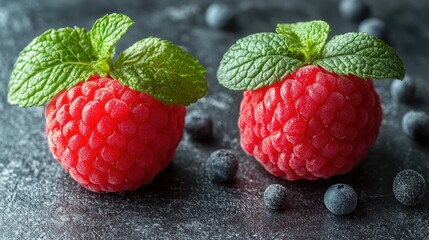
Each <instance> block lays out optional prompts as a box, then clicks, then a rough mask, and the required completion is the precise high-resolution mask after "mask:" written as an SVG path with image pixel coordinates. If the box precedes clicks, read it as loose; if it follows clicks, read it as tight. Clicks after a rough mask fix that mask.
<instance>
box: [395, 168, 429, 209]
mask: <svg viewBox="0 0 429 240" xmlns="http://www.w3.org/2000/svg"><path fill="white" fill-rule="evenodd" d="M425 191H426V181H425V179H424V177H423V176H422V175H421V174H420V173H418V172H416V171H414V170H411V169H406V170H402V171H401V172H399V173H398V175H396V177H395V179H394V180H393V193H394V194H395V197H396V199H397V200H398V201H399V202H400V203H402V204H404V205H408V206H414V205H416V204H418V203H419V202H420V201H421V200H422V199H423V197H424V195H425Z"/></svg>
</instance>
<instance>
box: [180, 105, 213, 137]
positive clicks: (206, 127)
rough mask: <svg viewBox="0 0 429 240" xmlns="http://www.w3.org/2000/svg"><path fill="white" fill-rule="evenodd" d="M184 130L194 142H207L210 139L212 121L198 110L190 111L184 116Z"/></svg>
mask: <svg viewBox="0 0 429 240" xmlns="http://www.w3.org/2000/svg"><path fill="white" fill-rule="evenodd" d="M185 129H186V131H187V132H188V133H189V135H190V136H191V138H192V139H194V140H209V139H211V138H212V129H213V123H212V119H211V118H210V116H209V115H208V114H207V113H205V112H202V111H200V110H194V111H191V112H189V113H188V114H186V117H185Z"/></svg>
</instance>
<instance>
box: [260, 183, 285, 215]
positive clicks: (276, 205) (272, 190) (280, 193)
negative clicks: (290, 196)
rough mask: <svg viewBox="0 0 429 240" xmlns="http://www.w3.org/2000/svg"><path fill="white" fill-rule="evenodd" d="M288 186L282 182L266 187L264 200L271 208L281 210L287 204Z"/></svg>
mask: <svg viewBox="0 0 429 240" xmlns="http://www.w3.org/2000/svg"><path fill="white" fill-rule="evenodd" d="M286 195H287V193H286V188H285V187H283V186H282V185H280V184H271V185H270V186H268V187H267V188H266V189H265V192H264V202H265V206H267V208H269V209H274V210H280V209H283V208H284V206H285V205H286Z"/></svg>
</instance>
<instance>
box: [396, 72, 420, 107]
mask: <svg viewBox="0 0 429 240" xmlns="http://www.w3.org/2000/svg"><path fill="white" fill-rule="evenodd" d="M415 91H416V84H415V82H414V80H413V78H411V77H410V76H408V75H406V76H405V78H404V80H402V81H401V80H393V82H392V84H391V85H390V94H391V95H392V98H393V99H394V100H396V101H398V102H410V101H411V100H412V99H413V97H414V93H415Z"/></svg>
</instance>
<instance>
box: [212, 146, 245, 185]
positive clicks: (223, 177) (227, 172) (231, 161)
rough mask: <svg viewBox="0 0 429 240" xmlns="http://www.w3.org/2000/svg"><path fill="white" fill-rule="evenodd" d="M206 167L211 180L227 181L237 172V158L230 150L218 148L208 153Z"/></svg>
mask: <svg viewBox="0 0 429 240" xmlns="http://www.w3.org/2000/svg"><path fill="white" fill-rule="evenodd" d="M206 167H207V173H208V176H209V178H210V180H211V181H212V182H218V183H222V182H228V181H230V180H232V179H233V178H234V176H235V174H236V173H237V170H238V160H237V157H236V156H235V154H234V153H233V152H232V151H230V150H227V149H220V150H217V151H214V152H213V153H212V154H210V157H209V159H208V161H207V166H206Z"/></svg>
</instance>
